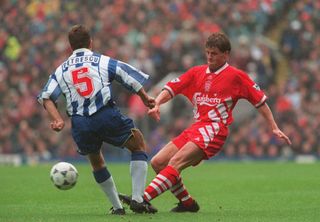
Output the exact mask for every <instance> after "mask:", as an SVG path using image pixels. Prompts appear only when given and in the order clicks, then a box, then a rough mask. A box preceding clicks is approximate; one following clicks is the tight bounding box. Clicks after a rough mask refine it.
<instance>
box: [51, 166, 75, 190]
mask: <svg viewBox="0 0 320 222" xmlns="http://www.w3.org/2000/svg"><path fill="white" fill-rule="evenodd" d="M50 179H51V181H52V182H53V184H54V185H55V186H56V187H57V188H58V189H60V190H69V189H71V188H72V187H74V186H75V185H76V183H77V179H78V171H77V169H76V168H75V167H74V166H73V165H72V164H70V163H67V162H59V163H57V164H55V165H54V166H53V167H52V168H51V171H50Z"/></svg>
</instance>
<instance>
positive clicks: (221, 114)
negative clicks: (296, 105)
mask: <svg viewBox="0 0 320 222" xmlns="http://www.w3.org/2000/svg"><path fill="white" fill-rule="evenodd" d="M205 46H206V47H205V48H206V56H207V64H206V65H200V66H195V67H193V68H191V69H190V70H188V71H187V72H186V73H184V74H182V75H181V76H180V77H179V78H177V79H174V80H172V81H171V82H169V83H167V84H166V85H165V87H164V89H163V90H162V91H161V93H160V94H159V95H158V96H157V98H156V105H155V107H154V108H152V109H151V110H150V111H149V114H150V115H151V116H152V117H153V118H155V119H156V120H160V109H159V108H160V105H161V104H164V103H166V102H168V101H169V100H171V99H172V98H173V97H174V96H176V95H178V94H182V95H184V96H186V97H187V98H188V99H189V100H190V102H191V103H192V104H193V106H194V119H195V123H193V124H192V125H191V126H190V127H189V128H187V129H186V130H184V131H183V132H182V133H181V134H180V135H178V136H177V137H176V138H173V139H172V141H171V142H169V143H168V144H167V145H165V146H164V147H163V149H161V150H160V152H159V153H158V154H157V155H156V156H154V157H153V159H152V160H151V165H152V167H153V169H154V170H155V171H156V173H158V175H157V176H156V177H155V178H154V179H153V181H152V182H151V183H150V185H149V186H148V187H147V188H146V189H145V192H144V199H145V200H146V201H150V200H152V199H154V198H156V197H157V196H159V195H160V194H161V193H163V192H165V191H166V190H170V191H171V192H172V193H173V194H174V195H175V196H176V197H177V198H178V200H179V203H178V205H177V206H176V207H175V208H173V209H172V210H171V211H172V212H197V211H198V210H199V205H198V204H197V202H196V201H195V200H194V199H193V198H192V197H191V196H190V195H189V193H188V191H187V189H186V188H185V186H184V184H183V181H182V179H181V176H180V173H181V171H182V170H184V169H185V168H187V167H189V166H196V165H197V164H198V163H199V162H200V161H202V160H204V159H209V158H211V157H213V156H215V155H216V154H217V153H218V152H219V151H220V150H221V148H222V146H223V144H224V142H225V140H226V138H227V135H228V126H229V125H230V124H231V123H232V121H233V118H232V110H233V108H234V107H235V105H236V103H237V101H238V100H239V99H246V100H248V101H249V102H250V103H251V104H252V105H253V106H255V107H256V108H257V110H258V111H259V113H261V114H262V116H263V117H264V118H265V119H266V121H267V123H268V125H269V126H270V128H271V130H272V132H273V134H274V135H275V136H277V137H278V138H281V139H283V140H284V141H285V142H286V143H288V144H289V145H290V144H291V141H290V139H289V138H288V137H287V136H286V135H285V134H284V133H283V132H282V131H281V130H280V129H279V128H278V126H277V124H276V122H275V121H274V118H273V115H272V112H271V111H270V109H269V107H268V105H267V103H266V99H267V97H266V95H265V94H264V93H263V91H262V90H260V88H259V87H258V85H257V84H256V83H255V82H253V81H252V80H251V79H250V78H249V77H248V75H247V74H246V73H244V72H243V71H241V70H239V69H237V68H235V67H233V66H231V65H229V64H228V63H227V58H228V56H229V53H230V51H231V44H230V41H229V39H228V37H227V36H226V35H224V34H222V33H214V34H212V35H211V36H209V38H208V39H207V41H206V45H205ZM243 127H245V126H243Z"/></svg>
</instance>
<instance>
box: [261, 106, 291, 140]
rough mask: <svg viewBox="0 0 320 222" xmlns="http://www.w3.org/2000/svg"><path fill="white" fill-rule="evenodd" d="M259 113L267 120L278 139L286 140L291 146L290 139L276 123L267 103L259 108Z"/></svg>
mask: <svg viewBox="0 0 320 222" xmlns="http://www.w3.org/2000/svg"><path fill="white" fill-rule="evenodd" d="M258 111H259V113H261V114H262V116H263V117H264V118H265V119H266V120H267V122H268V124H269V126H270V127H271V129H272V132H273V134H274V135H276V136H277V137H279V138H281V139H284V140H285V141H286V143H287V144H288V145H291V141H290V139H289V138H288V137H287V136H286V135H285V134H284V133H283V132H282V131H281V130H280V129H279V127H278V125H277V123H276V122H275V120H274V118H273V115H272V112H271V110H270V108H269V106H268V104H267V103H264V104H263V105H261V106H260V107H259V108H258Z"/></svg>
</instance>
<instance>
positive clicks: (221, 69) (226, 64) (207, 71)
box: [206, 62, 229, 75]
mask: <svg viewBox="0 0 320 222" xmlns="http://www.w3.org/2000/svg"><path fill="white" fill-rule="evenodd" d="M228 66H229V64H228V63H227V62H226V63H225V64H224V65H223V66H222V67H220V68H219V69H218V70H216V71H215V72H213V74H216V75H218V74H220V72H222V71H223V70H225V69H226V68H227V67H228ZM210 73H212V72H211V71H210V68H209V66H208V68H207V70H206V74H210Z"/></svg>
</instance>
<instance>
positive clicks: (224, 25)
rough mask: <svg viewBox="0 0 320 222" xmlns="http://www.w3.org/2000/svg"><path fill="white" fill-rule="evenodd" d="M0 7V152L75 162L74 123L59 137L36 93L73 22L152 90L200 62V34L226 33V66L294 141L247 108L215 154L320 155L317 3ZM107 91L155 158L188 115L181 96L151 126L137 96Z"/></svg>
mask: <svg viewBox="0 0 320 222" xmlns="http://www.w3.org/2000/svg"><path fill="white" fill-rule="evenodd" d="M0 8H1V10H0V93H1V97H0V113H1V117H0V129H1V130H0V154H20V155H21V156H23V157H24V158H25V159H26V161H32V160H33V161H34V160H48V159H52V158H79V155H78V154H77V153H76V149H75V144H74V143H73V141H72V138H71V135H70V121H69V120H67V121H66V123H67V124H66V128H65V129H64V130H63V132H62V133H55V132H53V131H51V130H50V129H49V124H48V123H49V117H48V116H47V115H46V113H45V112H44V110H43V109H42V107H40V105H39V104H38V103H37V101H36V96H37V94H38V93H39V92H40V90H41V88H42V87H43V85H44V84H45V82H46V81H47V78H48V76H49V75H50V74H51V73H52V72H53V71H54V68H55V67H56V66H57V65H59V64H60V63H61V62H62V61H63V60H64V59H65V58H66V57H68V56H69V54H70V52H71V51H70V49H69V46H68V42H67V38H66V34H67V31H68V30H69V28H70V26H72V25H74V24H76V23H83V24H86V25H87V26H88V27H90V28H91V31H92V34H93V39H94V49H95V50H96V51H98V52H100V53H104V54H106V55H109V56H111V57H114V58H116V59H119V60H122V61H125V62H127V63H129V64H132V65H134V66H136V67H138V68H140V69H141V70H143V71H144V72H146V73H148V74H150V75H151V81H150V82H149V84H148V85H147V86H146V88H147V89H148V90H151V91H153V92H154V93H156V91H157V90H159V89H155V88H154V86H155V85H156V84H157V83H158V82H159V81H161V79H163V78H164V77H165V76H166V75H167V74H169V73H179V74H180V73H183V72H184V71H186V70H187V69H188V68H189V67H191V66H193V65H197V64H203V63H205V57H204V56H205V54H204V48H203V45H204V41H205V39H206V37H207V36H208V35H209V34H210V33H212V32H214V31H219V30H220V31H223V32H225V33H226V34H228V36H229V37H230V38H231V41H232V47H233V50H232V56H231V60H230V64H232V65H235V66H237V67H239V68H240V69H243V70H245V71H246V72H248V73H249V75H250V76H251V77H252V78H253V79H254V80H255V81H256V82H257V83H258V84H259V85H260V87H261V88H262V89H263V90H264V91H265V92H266V94H267V95H268V97H269V99H268V104H269V105H270V107H271V109H272V110H273V112H274V114H275V118H276V120H277V122H278V123H279V126H280V128H281V129H283V131H284V132H285V133H286V134H287V135H288V136H289V137H290V138H291V140H292V142H293V145H292V147H291V148H288V147H286V146H285V144H284V143H282V142H281V141H279V140H276V139H275V138H274V137H273V136H272V134H271V132H270V129H269V128H268V127H269V126H267V125H266V122H265V121H264V120H263V118H262V117H261V116H260V115H257V112H253V113H251V112H248V114H247V115H244V117H243V118H241V120H237V121H236V122H235V123H234V125H233V126H232V127H231V128H230V129H231V130H230V136H229V139H228V141H227V143H226V144H225V146H224V149H223V151H222V152H221V153H220V154H219V157H224V158H231V159H233V158H235V159H269V158H272V159H273V158H292V157H294V156H296V155H297V154H306V155H313V156H315V157H319V156H320V140H319V139H318V135H319V129H320V108H319V105H318V104H319V102H320V97H319V96H320V94H319V91H320V74H319V70H320V2H319V1H312V0H300V1H294V0H281V1H280V0H279V1H277V0H241V1H236V2H235V1H231V0H227V1H225V0H210V1H209V0H204V1H197V0H186V1H181V0H171V1H169V0H164V1H155V0H154V1H151V0H150V1H148V0H128V1H125V0H97V1H85V0H82V1H59V0H56V1H36V0H33V1H24V0H22V1H15V0H5V1H1V3H0ZM113 91H114V96H115V100H116V101H117V104H118V106H119V107H121V108H123V109H124V110H125V112H127V113H128V115H129V116H130V117H132V118H134V119H135V121H136V123H137V125H138V126H139V127H140V128H141V129H142V131H143V133H144V134H145V135H146V140H147V143H148V145H149V147H150V152H151V154H154V153H155V152H157V151H158V149H159V148H160V147H161V146H162V145H163V144H165V143H167V142H168V140H169V139H170V138H171V137H172V136H174V135H177V134H178V133H179V132H180V131H181V130H182V129H183V128H185V126H186V125H187V124H188V123H189V122H190V121H192V117H191V116H190V112H189V110H190V109H191V108H190V105H186V103H185V102H184V100H182V99H180V100H179V99H177V100H175V103H174V104H173V105H172V106H171V107H170V109H171V110H169V112H168V114H166V115H164V116H162V119H163V120H162V121H161V122H160V123H159V124H157V123H155V122H154V121H153V120H151V119H150V118H148V117H145V114H146V109H145V108H144V107H143V105H142V104H141V103H140V101H139V100H138V99H137V97H136V96H134V95H131V94H129V93H128V92H126V91H125V90H124V89H122V88H121V87H118V86H115V87H114V88H113ZM60 103H61V104H60ZM60 103H59V107H60V108H61V109H62V110H64V104H63V102H60ZM63 112H64V111H63ZM242 116H243V113H242ZM65 117H66V115H65ZM66 118H67V117H66ZM106 146H107V145H106ZM105 150H107V149H105ZM107 155H108V156H109V157H112V158H114V159H121V157H122V155H123V152H121V151H118V150H116V149H113V150H111V151H109V153H108V154H107ZM219 157H217V158H219Z"/></svg>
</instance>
